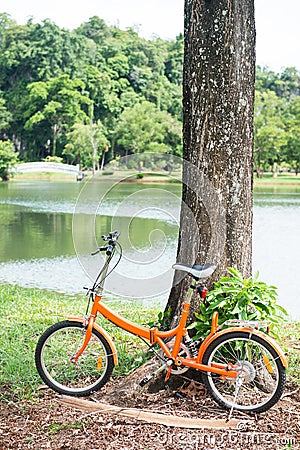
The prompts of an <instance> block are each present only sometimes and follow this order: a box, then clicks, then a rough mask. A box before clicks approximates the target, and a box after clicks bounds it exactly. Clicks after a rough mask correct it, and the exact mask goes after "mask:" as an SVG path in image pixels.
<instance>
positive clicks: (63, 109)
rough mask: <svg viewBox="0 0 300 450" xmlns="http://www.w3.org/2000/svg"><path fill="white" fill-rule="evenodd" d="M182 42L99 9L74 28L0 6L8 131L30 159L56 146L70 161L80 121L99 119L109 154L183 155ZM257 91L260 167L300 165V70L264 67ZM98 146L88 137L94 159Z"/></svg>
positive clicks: (3, 126) (2, 95)
mask: <svg viewBox="0 0 300 450" xmlns="http://www.w3.org/2000/svg"><path fill="white" fill-rule="evenodd" d="M183 48H184V42H183V35H182V34H179V35H178V36H177V37H176V39H175V40H169V41H164V40H162V39H159V38H155V39H153V40H146V39H143V38H141V37H140V36H139V35H138V34H137V32H136V31H135V30H133V29H128V30H126V31H123V30H120V29H118V28H117V27H114V26H108V25H107V24H106V23H105V22H104V21H103V20H102V19H101V18H99V17H97V16H95V17H91V18H90V19H89V20H88V21H87V22H85V23H82V24H81V25H80V26H79V27H78V28H77V29H75V30H66V29H63V28H60V27H59V26H57V25H56V24H55V23H53V22H51V21H50V20H44V21H42V22H41V23H34V21H33V20H32V19H30V20H28V22H27V23H26V24H25V25H18V23H17V22H16V21H15V20H14V19H13V18H11V17H10V16H9V15H7V14H0V139H1V138H2V139H8V138H9V139H11V140H12V141H13V143H14V146H15V149H16V151H18V152H19V155H20V159H23V160H42V159H44V158H45V157H46V156H47V155H49V154H56V155H57V156H62V157H63V158H64V160H68V161H70V160H71V159H72V158H71V157H70V154H69V153H67V152H66V151H65V146H66V145H68V144H70V141H69V139H70V136H72V132H73V131H74V126H75V125H76V124H78V127H77V129H80V125H88V124H90V123H91V122H92V123H93V124H97V123H101V124H102V126H103V127H104V128H103V133H104V135H105V136H106V139H107V142H108V146H109V148H110V149H112V151H111V152H110V153H109V155H110V157H115V156H116V155H117V154H119V155H121V156H122V155H125V154H129V153H132V152H136V151H138V152H147V151H149V150H150V149H151V150H152V151H163V152H171V153H173V154H177V155H180V154H181V138H180V134H181V126H182V67H183ZM256 92H257V94H256V119H255V126H256V138H255V158H256V168H257V169H258V172H261V171H262V170H270V169H272V167H273V168H274V164H275V165H277V166H278V168H279V167H280V165H282V166H285V167H287V168H288V169H293V170H296V171H298V170H299V146H300V143H299V140H300V137H299V136H300V125H299V124H300V118H299V114H300V112H299V107H298V106H297V102H298V103H299V96H300V74H299V71H298V70H297V69H295V68H285V69H284V70H283V71H282V72H281V73H275V72H273V71H271V70H270V69H268V68H261V67H258V68H257V81H256ZM147 108H148V109H149V111H150V112H151V113H150V114H149V117H148V118H146V119H147V120H146V119H145V120H144V119H143V114H142V115H141V117H139V118H138V119H139V120H138V122H137V124H136V126H134V124H133V122H132V121H133V117H134V116H135V115H136V113H137V111H140V110H143V111H145V109H147ZM143 120H144V123H143ZM157 120H158V122H157ZM99 121H100V122H99ZM126 121H127V122H131V124H130V125H131V131H130V132H128V133H125V130H124V125H125V122H126ZM83 129H84V128H83ZM149 129H150V131H147V130H149ZM70 133H71V135H70ZM143 133H145V136H144V137H143V136H142V134H143ZM151 133H152V135H151ZM80 152H81V153H80V154H81V156H82V157H83V154H82V151H81V150H80ZM92 153H93V149H92V147H91V146H89V148H87V149H86V163H87V162H88V161H90V163H91V162H92V160H91V159H90V156H89V155H91V154H92ZM100 153H101V152H100ZM73 156H74V155H73ZM77 157H78V155H77ZM100 157H101V155H100ZM83 158H84V157H83ZM75 159H76V158H75Z"/></svg>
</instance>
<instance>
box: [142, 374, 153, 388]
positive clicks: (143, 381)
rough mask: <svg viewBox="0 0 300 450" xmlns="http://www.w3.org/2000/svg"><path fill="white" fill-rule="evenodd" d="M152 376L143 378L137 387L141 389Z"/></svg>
mask: <svg viewBox="0 0 300 450" xmlns="http://www.w3.org/2000/svg"><path fill="white" fill-rule="evenodd" d="M151 378H152V376H151V375H148V376H147V377H145V378H143V379H142V381H140V383H139V385H140V386H141V387H143V386H145V385H146V384H147V383H149V381H150V380H151Z"/></svg>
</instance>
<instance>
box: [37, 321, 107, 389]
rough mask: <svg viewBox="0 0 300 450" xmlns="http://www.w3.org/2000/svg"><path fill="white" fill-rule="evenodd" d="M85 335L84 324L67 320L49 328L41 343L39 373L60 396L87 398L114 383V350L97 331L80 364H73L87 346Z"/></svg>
mask: <svg viewBox="0 0 300 450" xmlns="http://www.w3.org/2000/svg"><path fill="white" fill-rule="evenodd" d="M85 332H86V330H85V328H84V326H83V324H82V323H81V322H75V321H69V320H65V321H63V322H58V323H56V324H54V325H52V326H51V327H49V328H48V329H47V330H46V331H45V332H44V333H43V334H42V336H41V337H40V339H39V341H38V343H37V346H36V351H35V364H36V368H37V371H38V373H39V375H40V377H41V378H42V380H43V381H44V382H45V383H46V384H47V386H49V387H50V388H51V389H53V390H54V391H56V392H58V393H60V394H66V395H71V396H77V397H84V396H87V395H90V394H91V393H92V392H95V391H97V390H99V389H100V388H101V387H103V386H104V384H105V383H107V381H108V380H109V379H110V376H111V374H112V371H113V368H114V359H113V350H112V348H111V346H110V345H109V343H108V342H107V340H106V339H105V338H104V337H103V336H102V335H101V334H100V333H99V332H98V331H97V330H96V329H95V328H93V331H92V336H91V339H90V341H89V343H88V345H87V347H86V349H85V350H84V352H83V353H82V355H81V356H80V357H79V359H78V361H77V362H76V363H74V362H72V357H73V356H74V355H75V354H76V352H77V351H78V349H80V347H81V345H82V344H83V342H84V337H85Z"/></svg>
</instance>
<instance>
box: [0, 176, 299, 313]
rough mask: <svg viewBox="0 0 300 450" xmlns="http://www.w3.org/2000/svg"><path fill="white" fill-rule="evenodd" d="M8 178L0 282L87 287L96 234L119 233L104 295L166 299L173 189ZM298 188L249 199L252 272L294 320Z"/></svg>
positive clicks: (173, 240) (174, 217)
mask: <svg viewBox="0 0 300 450" xmlns="http://www.w3.org/2000/svg"><path fill="white" fill-rule="evenodd" d="M83 186H84V185H82V184H78V183H65V182H64V183H59V182H51V183H48V182H11V183H1V184H0V223H1V235H0V281H2V282H8V283H15V284H18V285H20V286H30V287H39V288H45V289H50V290H55V291H59V292H64V293H69V294H72V293H78V292H82V287H83V286H90V285H91V279H93V278H94V276H95V275H96V274H97V270H98V268H99V265H100V264H101V262H102V259H101V256H99V255H98V256H95V257H91V256H90V253H91V252H92V251H93V250H95V249H96V247H97V246H99V245H101V238H100V235H101V234H103V233H105V232H106V231H109V230H110V229H118V230H120V231H121V239H120V241H121V243H122V247H123V258H122V260H121V262H120V263H119V265H118V266H117V267H116V269H115V272H114V274H113V275H112V276H111V277H110V278H109V279H108V284H107V288H108V290H109V292H110V295H111V296H118V295H120V296H122V297H126V298H132V297H138V298H144V299H148V301H153V299H155V300H159V301H160V302H162V303H164V302H166V300H167V297H168V291H169V289H170V286H171V283H172V276H173V270H172V269H171V265H172V264H173V263H174V262H175V258H176V248H177V233H178V221H179V209H180V197H181V194H180V187H179V186H178V185H175V184H174V185H172V184H168V185H162V184H151V185H148V184H136V183H116V184H114V183H111V182H110V181H107V182H102V183H88V184H87V185H85V187H83ZM299 212H300V189H297V188H295V187H291V188H289V190H288V191H287V190H286V189H282V188H276V189H265V188H264V189H263V190H260V191H256V192H255V195H254V229H253V269H254V271H255V270H259V272H260V279H261V280H263V281H266V282H267V283H270V284H274V285H275V286H277V287H278V292H279V297H280V303H281V304H282V305H283V306H284V307H285V308H286V309H287V310H288V312H289V313H290V315H291V316H292V317H293V318H296V317H297V318H299V317H300V301H299V300H300V285H299V283H298V280H297V273H298V269H299V268H300V257H299V249H300V233H299V231H300V214H299Z"/></svg>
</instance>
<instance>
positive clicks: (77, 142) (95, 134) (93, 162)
mask: <svg viewBox="0 0 300 450" xmlns="http://www.w3.org/2000/svg"><path fill="white" fill-rule="evenodd" d="M67 140H68V143H67V144H66V146H65V149H64V151H63V155H66V156H67V157H68V160H69V163H73V164H74V163H78V164H80V166H81V167H83V168H89V167H92V168H93V172H95V170H96V168H97V166H99V159H100V157H101V154H102V153H103V152H104V149H105V147H106V146H107V145H108V140H107V130H106V129H105V127H104V126H103V125H102V123H101V122H100V120H98V122H97V123H91V124H89V125H85V124H82V123H76V124H75V125H74V126H73V129H72V131H70V132H69V133H68V134H67Z"/></svg>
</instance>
